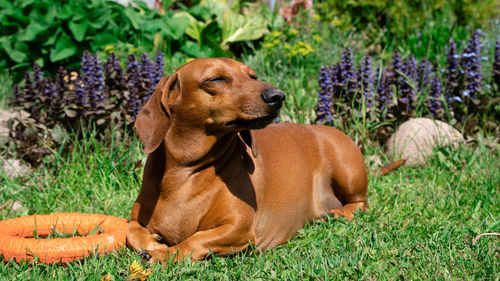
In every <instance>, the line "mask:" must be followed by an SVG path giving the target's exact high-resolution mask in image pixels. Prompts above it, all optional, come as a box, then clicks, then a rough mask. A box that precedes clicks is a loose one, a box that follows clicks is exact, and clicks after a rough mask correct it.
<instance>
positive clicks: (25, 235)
mask: <svg viewBox="0 0 500 281" xmlns="http://www.w3.org/2000/svg"><path fill="white" fill-rule="evenodd" d="M96 227H98V229H99V230H100V231H99V232H96V234H91V235H87V236H83V237H82V236H75V237H69V238H53V239H35V238H32V237H33V235H34V232H35V231H36V233H37V234H38V235H39V236H42V237H43V236H47V235H49V234H50V233H51V232H52V231H53V230H54V229H55V230H57V231H59V232H62V233H73V232H74V231H77V232H78V235H86V234H89V233H90V232H92V231H93V230H95V229H96ZM126 232H127V220H126V219H124V218H118V217H112V216H106V215H98V214H80V213H55V214H49V215H31V216H25V217H18V218H13V219H8V220H3V221H0V254H1V255H3V257H4V259H5V261H8V260H9V259H14V260H15V261H16V262H20V261H21V260H29V261H32V260H33V259H34V258H35V256H38V258H39V260H40V262H42V263H47V264H53V263H59V262H61V263H64V262H71V261H74V260H78V259H82V258H85V257H88V256H89V255H90V254H92V253H96V254H99V255H102V254H105V253H109V252H110V251H112V250H114V249H119V248H121V247H123V246H124V245H125V239H126Z"/></svg>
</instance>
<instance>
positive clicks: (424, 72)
mask: <svg viewBox="0 0 500 281" xmlns="http://www.w3.org/2000/svg"><path fill="white" fill-rule="evenodd" d="M431 71H432V63H431V62H430V61H429V60H427V59H425V58H424V59H422V60H421V61H420V64H419V65H418V70H417V78H416V82H417V83H416V85H415V86H416V87H417V89H418V90H421V89H423V88H425V87H426V86H427V85H429V83H430V81H429V80H430V76H429V75H430V73H431Z"/></svg>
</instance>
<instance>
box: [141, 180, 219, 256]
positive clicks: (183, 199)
mask: <svg viewBox="0 0 500 281" xmlns="http://www.w3.org/2000/svg"><path fill="white" fill-rule="evenodd" d="M203 184H204V183H203V182H199V181H198V180H197V179H196V177H193V178H192V179H190V180H189V181H187V182H186V183H185V184H183V185H182V186H179V187H177V190H176V191H175V192H172V193H170V194H168V195H167V196H165V197H163V198H160V200H158V202H157V204H156V206H155V208H154V212H153V217H152V219H151V220H150V223H149V224H148V229H149V230H150V231H151V232H152V233H155V234H159V235H161V236H162V237H163V238H164V240H165V241H164V242H166V243H167V245H169V246H172V245H176V244H179V243H180V242H182V241H184V240H186V239H187V238H188V237H190V236H192V235H193V234H194V233H196V232H197V231H199V230H200V229H199V227H200V221H201V219H202V217H203V215H204V214H205V213H206V208H207V205H208V204H207V203H208V202H207V201H210V199H209V198H210V197H211V196H210V194H209V193H210V192H208V190H210V189H208V190H207V189H203V188H197V187H200V186H202V185H203Z"/></svg>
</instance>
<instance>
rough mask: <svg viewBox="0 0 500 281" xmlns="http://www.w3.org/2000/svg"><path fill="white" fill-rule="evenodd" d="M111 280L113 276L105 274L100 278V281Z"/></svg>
mask: <svg viewBox="0 0 500 281" xmlns="http://www.w3.org/2000/svg"><path fill="white" fill-rule="evenodd" d="M112 278H113V275H111V274H109V273H106V274H105V275H103V276H102V277H101V281H111V279H112Z"/></svg>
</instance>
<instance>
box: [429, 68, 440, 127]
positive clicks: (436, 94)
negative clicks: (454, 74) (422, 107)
mask: <svg viewBox="0 0 500 281" xmlns="http://www.w3.org/2000/svg"><path fill="white" fill-rule="evenodd" d="M429 110H430V112H431V114H432V116H433V117H434V118H440V117H442V115H443V113H444V112H443V102H442V100H441V81H440V80H439V78H438V77H435V78H433V79H432V80H431V87H430V104H429Z"/></svg>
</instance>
